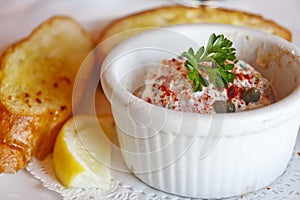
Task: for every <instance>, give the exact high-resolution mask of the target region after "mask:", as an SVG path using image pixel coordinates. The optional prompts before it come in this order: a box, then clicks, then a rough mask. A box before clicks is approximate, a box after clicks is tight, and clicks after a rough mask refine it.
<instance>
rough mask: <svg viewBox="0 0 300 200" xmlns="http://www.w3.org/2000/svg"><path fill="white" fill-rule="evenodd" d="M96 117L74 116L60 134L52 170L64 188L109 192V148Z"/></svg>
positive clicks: (55, 148) (55, 147) (54, 152)
mask: <svg viewBox="0 0 300 200" xmlns="http://www.w3.org/2000/svg"><path fill="white" fill-rule="evenodd" d="M106 135H108V134H105V133H104V131H103V130H102V128H101V126H100V123H99V118H97V117H93V116H76V117H74V118H71V119H69V120H68V121H67V122H66V123H65V124H64V126H63V127H62V129H61V131H60V132H59V134H58V136H57V139H56V142H55V146H54V150H53V168H54V172H55V174H56V176H57V178H58V180H59V181H60V182H61V183H62V185H64V186H65V187H75V188H100V189H103V190H107V189H109V187H110V185H111V178H110V171H109V164H110V156H111V146H110V142H109V139H108V138H107V136H106Z"/></svg>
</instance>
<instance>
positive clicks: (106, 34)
mask: <svg viewBox="0 0 300 200" xmlns="http://www.w3.org/2000/svg"><path fill="white" fill-rule="evenodd" d="M209 9H216V10H218V11H219V12H226V13H228V14H230V15H234V14H240V15H243V16H245V17H249V18H252V19H256V20H259V21H262V22H264V23H266V24H268V25H271V26H273V27H275V29H279V30H281V31H283V32H284V35H279V36H280V37H282V38H284V39H285V40H287V41H289V42H291V41H292V33H291V32H290V31H289V30H288V29H287V28H285V27H283V26H281V25H280V24H278V23H277V22H275V21H273V20H270V19H266V18H264V17H263V16H262V15H258V14H254V13H250V12H245V11H238V10H232V9H228V8H221V7H217V8H214V7H209V6H200V7H197V8H195V7H184V6H180V5H175V6H164V7H159V8H152V9H149V10H144V11H141V12H137V13H134V14H130V15H127V16H124V17H122V18H118V19H116V20H114V21H112V22H111V23H110V24H108V25H107V26H106V27H105V28H104V29H103V31H102V32H101V33H100V35H99V37H98V39H97V43H98V44H99V43H101V42H103V41H104V40H106V39H107V38H109V37H111V36H112V34H111V33H110V32H111V30H112V29H113V28H114V27H116V26H118V25H119V24H120V23H122V22H124V21H125V20H130V19H131V18H135V17H138V16H142V15H145V14H149V13H151V12H160V11H162V10H165V11H166V12H168V11H172V10H181V11H182V12H184V11H188V10H199V12H200V11H205V12H206V11H207V10H209ZM123 31H125V30H123ZM114 34H116V33H114Z"/></svg>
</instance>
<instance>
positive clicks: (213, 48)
mask: <svg viewBox="0 0 300 200" xmlns="http://www.w3.org/2000/svg"><path fill="white" fill-rule="evenodd" d="M182 57H185V58H186V59H187V60H186V61H185V66H186V67H187V68H188V70H189V73H188V78H189V79H190V80H191V81H193V83H194V91H195V92H197V91H202V88H203V87H207V86H208V81H207V80H206V79H205V78H203V77H202V75H201V74H200V70H203V71H204V72H206V73H207V75H208V77H209V80H210V81H211V82H212V83H213V84H214V85H215V87H216V88H218V89H221V88H224V87H225V88H226V87H228V84H227V83H229V82H232V81H233V79H234V78H235V74H234V73H232V72H231V71H230V70H232V68H233V67H234V64H231V63H230V64H227V63H226V61H233V62H235V61H236V56H235V48H233V47H232V42H231V41H230V40H229V39H227V38H225V37H224V35H218V36H216V35H215V34H214V33H213V34H211V36H210V37H209V40H208V43H207V46H206V48H205V47H204V46H201V47H200V48H199V50H198V51H197V52H196V54H195V53H194V50H193V49H192V48H189V49H188V51H187V52H183V53H182ZM201 62H202V63H201ZM203 62H211V63H212V66H211V67H208V66H207V65H204V64H203Z"/></svg>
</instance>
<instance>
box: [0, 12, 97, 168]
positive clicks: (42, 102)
mask: <svg viewBox="0 0 300 200" xmlns="http://www.w3.org/2000/svg"><path fill="white" fill-rule="evenodd" d="M93 47H94V41H93V40H92V37H91V36H90V35H89V34H88V33H86V32H84V31H83V29H82V28H81V26H80V25H79V24H78V23H76V22H75V21H74V20H73V19H71V18H69V17H60V16H55V17H52V18H50V19H48V20H46V21H45V22H44V23H42V24H41V25H40V26H38V27H37V28H36V29H34V30H33V32H32V33H31V34H30V35H29V36H28V37H27V38H25V39H23V40H21V41H20V42H18V43H16V44H14V45H12V46H11V47H10V48H9V49H7V50H6V51H5V52H4V54H3V55H2V57H1V58H0V153H1V154H0V173H2V172H5V173H14V172H16V171H17V170H19V169H22V168H24V167H26V166H27V164H28V162H30V160H31V159H32V157H33V156H36V157H37V158H39V159H44V158H45V157H46V156H47V155H48V154H49V153H51V152H52V149H53V145H54V142H55V138H56V136H57V133H58V131H59V129H60V127H61V126H62V124H63V123H64V122H65V121H66V120H67V119H68V118H69V117H70V116H71V115H72V92H73V84H74V81H75V78H76V73H77V71H78V69H79V68H80V66H81V62H82V61H83V60H84V59H85V57H86V56H87V55H88V53H90V51H91V50H92V48H93ZM90 64H92V63H90ZM91 67H92V66H91ZM91 69H92V68H91ZM85 72H87V73H89V71H88V70H86V71H85ZM86 75H87V76H88V75H89V74H86ZM77 89H78V90H83V88H77Z"/></svg>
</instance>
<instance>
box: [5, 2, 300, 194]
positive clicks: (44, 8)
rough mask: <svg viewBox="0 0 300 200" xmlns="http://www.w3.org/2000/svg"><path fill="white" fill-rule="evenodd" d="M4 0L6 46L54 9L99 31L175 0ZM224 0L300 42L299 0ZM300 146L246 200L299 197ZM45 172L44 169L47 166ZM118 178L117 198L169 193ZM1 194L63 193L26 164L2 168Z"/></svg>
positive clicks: (127, 177) (130, 178) (131, 178)
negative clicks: (124, 17) (16, 169)
mask: <svg viewBox="0 0 300 200" xmlns="http://www.w3.org/2000/svg"><path fill="white" fill-rule="evenodd" d="M0 3H2V4H1V7H0V30H1V31H0V51H1V50H3V49H4V48H5V47H6V46H8V45H9V44H11V43H12V42H15V41H16V40H19V39H20V38H22V37H24V36H26V35H27V34H28V33H29V32H30V31H31V30H32V28H33V27H35V26H36V25H37V24H39V23H40V22H41V21H43V20H44V19H46V18H48V17H49V16H52V15H55V14H63V15H71V16H72V17H74V18H75V19H77V20H78V21H79V22H81V23H82V24H83V25H84V26H85V27H86V28H88V29H89V30H91V31H93V33H94V35H95V36H97V33H98V31H99V30H100V29H101V28H103V27H104V26H105V25H106V24H107V23H108V22H109V21H111V20H112V19H114V18H116V17H119V16H122V15H126V14H129V13H132V12H135V11H139V10H141V9H146V8H151V7H156V6H159V5H166V4H170V3H173V2H172V0H110V1H99V0H85V1H82V0H72V1H67V0H65V1H61V0H53V1H42V0H24V1H18V0H11V1H5V3H4V0H0ZM221 4H222V5H223V6H225V7H231V8H236V9H241V10H246V11H251V12H254V13H260V14H262V15H264V16H265V17H267V18H271V19H274V20H276V21H278V22H279V23H280V24H283V25H285V26H287V27H288V28H290V29H291V30H293V35H294V43H295V44H296V45H298V46H300V27H296V26H297V24H298V19H299V18H300V13H299V11H298V8H299V6H300V1H298V0H290V1H289V3H288V4H287V3H286V1H284V0H274V1H272V6H270V2H268V1H266V2H264V1H260V0H251V1H250V0H247V1H240V0H227V1H222V3H221ZM277 7H280V8H281V9H280V10H279V11H278V10H277V9H274V8H277ZM125 8H126V9H125ZM283 10H288V14H286V13H285V12H282V11H283ZM296 152H300V139H299V138H298V140H297V145H296V149H295V153H294V154H293V157H292V159H291V162H290V164H289V166H288V168H287V170H286V172H285V173H284V174H283V175H282V176H281V177H280V178H279V179H278V180H277V181H276V182H275V183H274V184H272V185H271V186H270V189H264V190H261V191H259V192H258V193H256V194H250V195H247V196H245V197H244V198H243V200H244V199H264V200H265V199H278V200H279V199H280V200H281V199H289V200H296V199H300V170H299V169H300V156H298V154H297V153H296ZM47 162H49V160H48V161H47V160H46V161H45V163H46V164H47ZM37 164H40V163H38V162H34V163H33V164H32V165H31V167H32V168H35V167H34V166H35V165H37ZM42 164H43V163H42ZM40 169H42V168H37V170H40ZM41 172H42V174H44V173H43V171H41ZM48 177H49V176H48ZM50 177H51V176H50ZM115 179H116V181H118V183H119V184H117V187H118V191H119V190H120V191H119V192H111V193H110V195H109V196H110V197H112V196H113V197H112V199H126V197H128V198H127V199H134V198H136V199H140V197H141V196H143V197H149V199H160V198H159V197H167V196H168V195H167V194H164V193H161V192H159V191H157V190H154V189H152V188H149V187H147V186H146V185H144V184H143V183H141V182H140V181H139V180H137V179H136V178H135V177H134V176H132V175H131V174H120V173H119V174H118V173H116V174H115ZM54 180H55V179H54ZM52 189H53V188H52ZM66 195H67V194H66ZM114 195H120V196H117V197H116V196H114ZM0 196H1V199H4V200H7V199H9V200H18V199H25V200H26V199H43V200H52V199H61V195H59V194H58V193H56V192H53V191H50V190H48V189H46V188H45V187H44V186H42V184H41V182H40V181H39V180H37V179H36V178H34V177H33V176H31V175H30V174H29V173H28V171H26V170H21V171H19V172H18V173H16V174H14V175H5V174H1V175H0ZM67 196H68V195H67ZM137 196H138V197H137ZM107 197H108V196H107ZM100 199H101V198H100Z"/></svg>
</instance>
